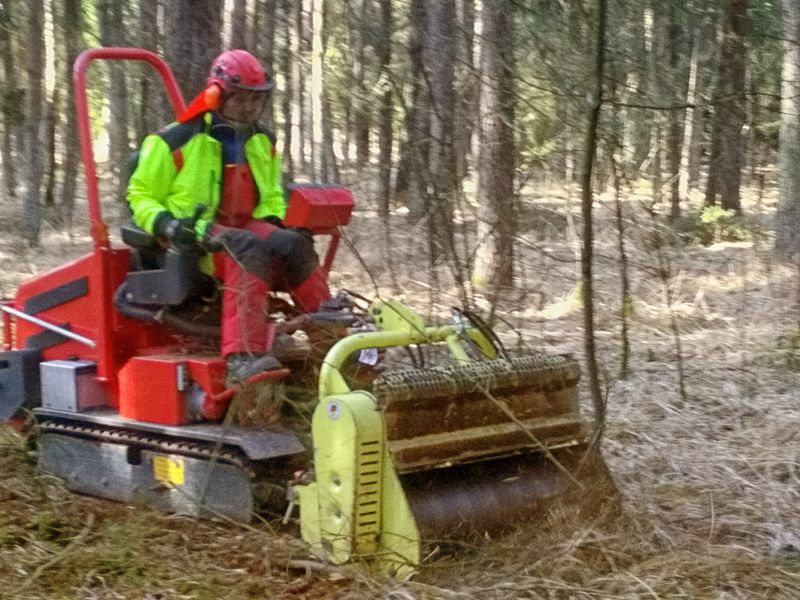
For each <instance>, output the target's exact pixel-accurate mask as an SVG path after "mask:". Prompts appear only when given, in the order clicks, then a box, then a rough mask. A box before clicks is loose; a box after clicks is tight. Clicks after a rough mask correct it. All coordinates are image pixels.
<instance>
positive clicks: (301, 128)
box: [289, 0, 308, 175]
mask: <svg viewBox="0 0 800 600" xmlns="http://www.w3.org/2000/svg"><path fill="white" fill-rule="evenodd" d="M289 5H290V6H291V8H292V14H291V18H292V25H291V26H290V31H291V51H290V55H291V67H292V86H293V90H292V111H291V115H292V119H291V121H292V135H291V142H292V145H291V149H292V150H291V151H292V166H293V168H294V171H295V175H297V171H299V172H300V173H307V172H308V170H307V165H306V151H305V147H306V136H305V123H306V105H305V102H304V96H305V95H306V93H305V88H306V78H305V72H306V69H305V65H304V57H305V54H304V53H303V44H304V42H303V36H304V30H305V27H304V23H303V2H301V1H299V0H298V1H296V2H290V3H289Z"/></svg>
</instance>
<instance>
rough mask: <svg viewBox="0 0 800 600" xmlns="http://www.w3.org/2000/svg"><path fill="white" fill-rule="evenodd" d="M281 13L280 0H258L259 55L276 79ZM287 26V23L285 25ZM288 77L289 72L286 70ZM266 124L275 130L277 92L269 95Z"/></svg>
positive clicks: (255, 28)
mask: <svg viewBox="0 0 800 600" xmlns="http://www.w3.org/2000/svg"><path fill="white" fill-rule="evenodd" d="M282 17H283V14H282V13H281V14H279V11H278V0H263V1H260V0H257V2H256V11H255V14H254V15H253V37H254V42H253V43H254V46H255V49H256V53H257V55H258V56H259V57H260V58H261V60H262V64H263V65H264V69H265V70H266V71H267V74H268V75H269V76H270V77H272V79H273V81H274V80H275V55H276V52H275V23H276V22H277V21H278V19H280V18H282ZM284 26H285V25H284ZM282 75H283V76H284V78H285V77H287V76H288V75H289V73H287V72H286V71H284V72H283V73H282ZM263 119H264V124H265V125H266V127H267V129H269V130H270V131H275V92H273V93H272V94H270V95H269V96H268V97H267V106H266V107H265V108H264V117H263Z"/></svg>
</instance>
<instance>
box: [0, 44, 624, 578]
mask: <svg viewBox="0 0 800 600" xmlns="http://www.w3.org/2000/svg"><path fill="white" fill-rule="evenodd" d="M96 60H127V61H139V62H144V63H146V64H148V65H150V66H151V67H153V68H154V69H155V70H156V71H157V73H158V74H159V75H160V77H161V79H162V81H163V83H164V87H165V90H166V93H167V96H168V98H169V100H170V102H171V104H172V107H173V109H174V110H175V113H176V114H179V113H181V112H182V111H183V108H184V102H183V99H182V97H181V94H180V92H179V90H178V87H177V85H176V83H175V80H174V78H173V76H172V73H171V72H170V70H169V68H168V67H167V66H166V65H165V64H164V63H163V61H162V60H161V59H160V58H159V57H158V56H156V55H155V54H153V53H150V52H147V51H144V50H140V49H130V48H99V49H93V50H88V51H86V52H84V53H83V54H81V56H80V57H79V58H78V60H77V61H76V63H75V67H74V86H75V100H76V110H77V113H78V121H79V131H80V139H81V153H82V157H83V162H84V167H85V176H86V184H87V198H88V208H89V222H90V226H91V236H92V240H93V249H92V251H91V253H89V254H87V255H86V256H83V257H81V258H79V259H77V260H75V261H73V262H71V263H68V264H66V265H64V266H62V267H59V268H57V269H54V270H52V271H49V272H47V273H44V274H42V275H40V276H38V277H36V278H34V279H33V280H31V281H29V282H27V283H25V284H23V285H21V286H20V288H19V290H18V291H17V294H16V296H15V297H14V299H13V300H9V301H5V302H3V303H2V304H0V310H2V315H3V340H4V346H3V348H2V351H0V419H4V420H8V419H12V418H14V417H16V416H18V415H20V414H21V413H23V412H24V411H26V410H28V411H30V412H31V413H32V414H33V415H34V417H35V420H36V421H37V424H38V427H39V431H40V435H39V465H40V468H41V469H43V470H44V471H47V472H49V473H52V474H55V475H57V476H59V477H61V478H63V479H64V480H65V481H66V483H67V485H68V486H69V487H70V488H71V489H73V490H75V491H78V492H82V493H87V494H91V495H95V496H99V497H103V498H109V499H112V500H119V501H124V502H133V501H141V502H144V503H147V504H150V505H152V506H155V507H158V508H162V509H165V510H168V511H174V512H180V513H183V514H188V515H192V516H212V517H213V516H224V517H227V518H231V519H235V520H238V521H248V520H249V519H250V518H251V515H252V514H253V513H254V511H255V510H256V509H257V504H258V503H259V502H261V501H262V500H266V501H270V500H272V501H277V502H284V503H285V496H284V491H285V485H286V482H287V481H289V480H290V479H291V480H292V481H291V483H290V485H289V488H288V492H289V494H288V497H289V506H290V507H291V506H293V505H294V504H295V503H296V504H298V505H299V507H300V524H301V534H302V536H303V538H304V539H305V540H306V541H307V542H308V543H309V545H310V546H311V549H312V550H313V551H314V552H315V553H317V554H319V555H320V556H322V557H324V558H326V559H328V560H331V561H333V562H345V561H348V560H351V559H353V558H356V557H358V558H360V559H364V560H367V561H368V562H372V563H374V564H376V565H378V566H380V567H381V568H386V569H389V570H391V571H393V572H396V573H407V572H408V571H409V570H412V569H413V568H415V566H416V565H417V564H419V562H420V561H421V557H422V556H423V555H424V554H423V550H422V548H423V544H424V541H425V540H426V539H427V536H428V535H436V536H438V537H440V536H442V535H444V534H447V535H450V534H452V533H453V532H459V533H468V534H474V533H476V532H477V533H481V532H483V531H484V530H485V529H488V528H492V529H502V528H503V527H508V526H509V525H513V524H515V523H519V522H520V521H521V520H527V519H529V518H530V517H531V516H532V515H533V514H536V513H537V512H540V511H541V510H543V509H544V508H546V507H547V506H548V505H549V503H550V502H551V501H552V500H554V499H557V498H560V497H564V496H578V497H580V498H591V499H592V500H593V506H596V504H597V502H598V501H605V499H606V498H610V499H611V501H613V497H614V489H613V483H612V482H611V479H610V477H609V476H608V473H607V470H606V468H605V465H604V463H603V461H602V459H601V458H600V456H599V455H598V454H597V453H596V451H595V450H593V449H591V448H590V447H589V445H588V444H587V441H586V431H587V428H586V426H585V424H584V421H583V419H582V418H581V415H580V411H579V407H578V403H577V396H576V384H577V382H578V379H579V376H580V371H579V368H578V365H577V363H576V361H575V360H574V359H572V358H571V357H569V356H566V355H548V354H542V353H527V354H524V355H511V354H509V353H508V352H506V351H505V350H504V349H503V347H502V344H501V343H500V342H499V340H498V338H497V336H495V335H494V334H493V332H492V331H491V330H490V329H488V328H487V327H486V326H485V324H483V323H482V322H481V321H480V319H478V318H477V317H476V316H475V315H472V314H471V313H469V312H468V311H454V313H453V316H454V322H453V323H452V324H450V325H445V326H439V327H430V326H428V325H427V324H426V323H425V322H424V321H423V319H422V318H421V317H420V316H419V315H417V314H416V313H414V312H413V311H412V310H410V309H408V308H407V307H405V306H403V305H401V304H399V303H397V302H393V301H375V302H373V303H372V304H370V305H369V307H368V308H362V309H358V307H356V306H355V304H354V303H347V302H341V303H340V304H338V305H337V306H334V307H331V310H330V311H328V312H324V311H323V312H321V313H318V314H315V315H311V316H309V317H304V316H302V315H299V313H298V311H296V310H294V307H293V306H292V305H291V303H289V302H286V301H276V302H275V303H274V305H275V306H277V307H279V308H280V310H281V313H282V314H281V316H280V320H281V323H282V327H283V331H284V333H285V334H287V335H288V334H291V333H292V332H293V331H295V330H297V329H301V330H302V329H303V328H304V327H307V326H309V327H312V326H317V325H319V324H321V323H322V324H330V323H334V324H335V327H334V329H336V330H337V331H338V332H340V334H341V332H344V331H346V333H347V335H345V336H344V337H341V335H340V337H339V339H338V341H336V342H335V344H333V345H332V347H330V349H329V350H328V352H327V354H326V355H325V356H324V360H323V359H322V358H321V357H320V356H318V357H317V359H316V360H314V359H313V356H312V355H313V354H314V353H313V352H311V353H310V355H306V356H302V357H301V359H300V360H297V358H298V357H297V356H295V357H294V358H291V357H290V358H288V359H286V360H285V361H284V362H285V363H286V364H287V368H285V369H281V370H277V371H269V372H265V373H261V374H259V375H256V376H254V377H252V378H251V379H250V380H248V381H247V382H246V384H245V385H244V386H240V388H236V389H234V388H228V387H226V366H225V361H224V360H223V359H222V358H221V357H220V356H219V355H218V354H217V352H218V350H217V348H218V338H217V337H216V336H217V334H218V329H217V326H218V323H217V322H216V321H215V318H214V316H215V314H216V312H215V311H216V310H217V309H218V306H215V302H214V295H215V294H214V287H215V282H214V281H213V280H210V279H209V278H207V277H206V276H204V275H202V274H201V273H200V271H199V269H198V268H197V257H198V252H200V251H199V250H198V251H196V252H194V251H186V250H185V249H184V250H180V249H176V248H171V247H170V248H163V247H161V246H159V245H158V244H157V243H156V242H155V240H154V239H153V238H152V237H151V236H149V235H148V234H146V233H145V232H143V231H141V230H138V229H137V228H135V227H133V226H129V225H126V226H123V227H122V236H121V238H122V242H123V244H122V245H115V244H114V243H112V241H111V239H110V236H109V234H108V227H107V225H106V222H105V221H104V220H103V217H102V214H101V202H100V193H99V190H98V183H97V173H96V166H95V159H94V153H93V148H92V140H91V133H90V127H89V110H88V101H87V88H86V77H87V70H88V68H89V66H90V65H91V64H92V63H93V62H94V61H96ZM352 210H353V198H352V195H351V193H350V191H349V190H347V189H345V188H341V187H331V186H294V187H291V186H290V188H289V193H288V210H287V214H286V218H285V219H284V222H285V224H286V225H287V226H290V227H303V228H306V229H309V230H311V231H312V232H313V234H314V235H315V236H327V237H328V238H329V243H328V245H327V251H326V254H325V256H324V260H323V268H324V270H325V272H328V271H329V270H330V268H331V266H332V264H333V260H334V258H335V255H336V250H337V246H338V242H339V239H340V228H341V227H342V226H344V225H346V224H347V223H348V221H349V219H350V216H351V212H352ZM276 318H278V317H276ZM429 347H432V348H434V349H435V351H434V352H433V353H432V355H431V356H434V357H438V362H436V363H434V364H431V363H430V362H428V364H429V365H430V366H428V367H423V365H422V364H421V360H420V358H421V357H423V356H424V354H423V351H424V350H426V349H428V348H429ZM393 348H402V349H404V350H405V351H406V352H408V354H410V355H412V356H415V357H416V358H415V359H414V365H413V367H412V368H406V367H405V366H404V365H403V363H402V362H397V363H392V362H391V360H389V359H388V357H389V356H390V355H391V352H392V350H391V349H393ZM381 357H385V358H384V364H383V367H384V371H385V372H383V373H381V374H377V373H376V372H372V373H371V374H370V377H368V378H367V379H366V382H367V383H366V384H364V380H359V379H358V378H351V377H349V376H348V375H347V373H346V371H347V367H348V365H350V364H352V363H358V362H359V361H360V362H361V363H364V364H365V365H367V366H374V365H375V363H376V361H378V360H379V359H380V358H381ZM428 360H430V359H428ZM317 372H318V375H319V379H318V385H316V386H315V387H316V388H317V395H316V409H315V410H314V416H313V421H312V425H311V428H310V432H309V431H308V428H303V427H299V428H298V427H296V426H294V425H293V424H292V423H293V422H292V420H291V419H278V420H277V422H269V423H266V424H264V423H263V422H260V423H257V424H255V425H252V424H245V423H244V422H239V423H237V422H236V419H235V418H234V417H235V416H236V415H235V414H234V412H235V411H234V410H233V408H232V407H233V406H234V405H235V403H232V399H233V398H234V396H235V395H237V394H239V393H242V394H243V395H244V396H247V394H248V393H249V391H252V390H254V389H258V388H259V386H260V388H262V389H264V388H266V389H268V390H271V391H272V392H274V391H275V388H278V387H280V385H281V384H282V382H285V381H288V380H289V378H297V377H298V376H301V380H302V377H303V376H306V377H305V379H304V380H305V381H308V378H307V375H308V373H313V374H314V376H316V374H317ZM376 375H377V376H376ZM295 381H297V379H295ZM359 381H360V383H359ZM238 397H239V396H238V395H237V398H238ZM250 397H251V399H252V394H251V395H250ZM209 415H210V416H211V417H213V418H211V419H209V418H208V417H209ZM309 433H310V434H311V436H310V439H311V442H308V441H307V440H308V439H309V436H308V434H309ZM281 488H283V490H281ZM276 490H281V491H280V493H278V494H277V498H276V497H275V495H276V494H275V492H276ZM287 514H288V513H287Z"/></svg>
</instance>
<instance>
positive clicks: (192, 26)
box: [164, 0, 223, 100]
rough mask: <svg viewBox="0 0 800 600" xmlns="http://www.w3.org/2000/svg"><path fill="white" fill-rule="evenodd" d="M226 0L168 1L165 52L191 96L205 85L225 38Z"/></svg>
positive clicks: (184, 93) (179, 79) (183, 88)
mask: <svg viewBox="0 0 800 600" xmlns="http://www.w3.org/2000/svg"><path fill="white" fill-rule="evenodd" d="M222 6H223V1H222V0H204V1H203V2H196V1H194V0H169V1H168V2H165V3H164V21H165V24H166V27H165V32H164V41H165V44H164V54H165V56H166V59H167V63H168V64H169V65H170V67H171V68H172V71H173V72H174V73H175V78H176V79H177V80H178V84H179V86H180V88H181V90H182V91H183V95H184V97H185V98H186V99H187V100H191V99H192V98H194V97H195V96H196V95H197V94H199V93H200V91H201V90H202V89H203V88H204V87H205V82H206V77H207V76H208V68H209V66H210V65H211V62H212V61H213V60H214V58H215V57H216V56H217V55H218V54H219V52H220V47H221V45H222V44H221V41H222V37H221V36H222Z"/></svg>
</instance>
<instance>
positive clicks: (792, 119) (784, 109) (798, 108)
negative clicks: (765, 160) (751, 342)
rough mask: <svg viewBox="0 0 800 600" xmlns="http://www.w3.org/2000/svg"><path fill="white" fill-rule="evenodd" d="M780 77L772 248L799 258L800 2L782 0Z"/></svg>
mask: <svg viewBox="0 0 800 600" xmlns="http://www.w3.org/2000/svg"><path fill="white" fill-rule="evenodd" d="M783 39H784V40H785V41H784V42H783V76H782V77H781V80H782V82H783V83H782V88H781V129H780V155H779V160H780V163H779V169H778V174H779V175H778V176H779V183H780V201H779V203H778V211H777V214H776V215H775V250H776V252H777V253H778V254H779V255H780V256H785V257H794V258H795V259H797V258H798V257H800V169H798V165H800V45H798V43H797V42H798V40H800V5H798V3H797V2H796V1H795V0H783Z"/></svg>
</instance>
